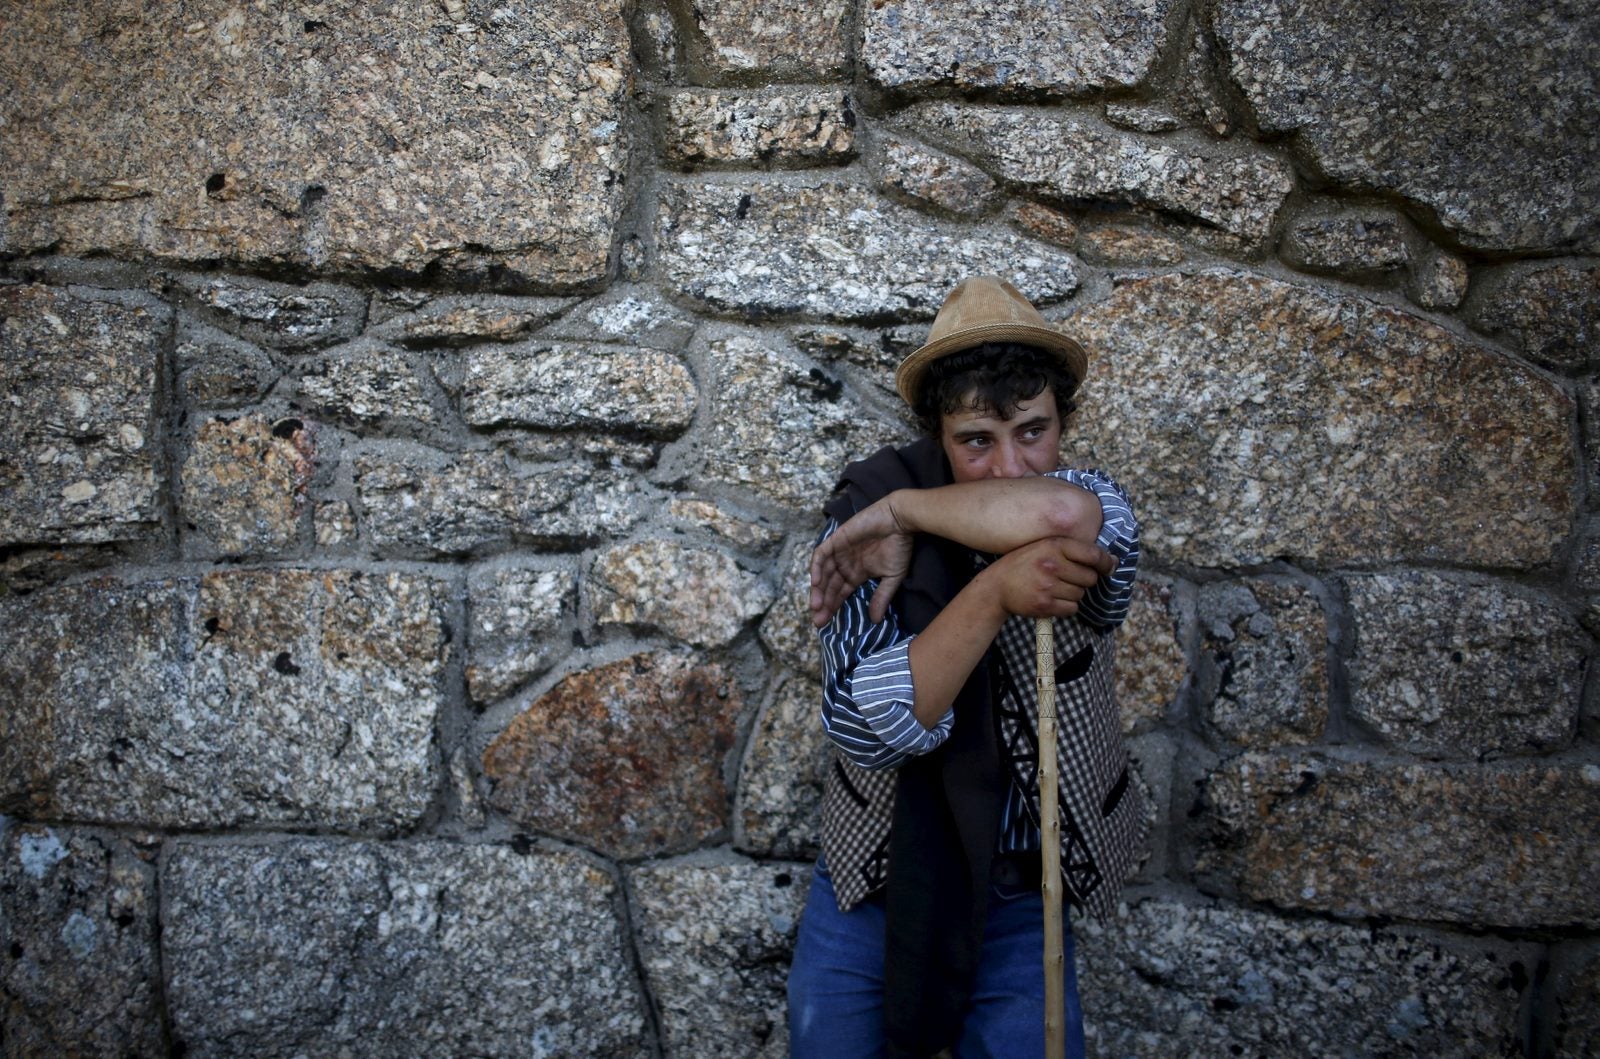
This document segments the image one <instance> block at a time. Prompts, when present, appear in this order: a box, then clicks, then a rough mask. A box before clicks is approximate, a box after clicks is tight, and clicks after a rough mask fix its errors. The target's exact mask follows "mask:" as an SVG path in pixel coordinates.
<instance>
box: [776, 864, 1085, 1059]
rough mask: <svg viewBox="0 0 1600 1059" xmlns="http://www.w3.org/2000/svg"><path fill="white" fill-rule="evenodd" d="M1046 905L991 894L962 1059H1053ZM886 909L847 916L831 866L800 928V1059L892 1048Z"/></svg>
mask: <svg viewBox="0 0 1600 1059" xmlns="http://www.w3.org/2000/svg"><path fill="white" fill-rule="evenodd" d="M1043 908H1044V904H1043V901H1042V899H1041V897H1040V895H1039V893H1038V891H1035V890H1027V891H1005V890H1002V889H1000V888H997V887H990V891H989V918H988V923H987V924H986V925H985V927H984V931H983V953H982V955H981V957H980V958H979V963H978V977H977V980H976V981H975V982H974V983H973V989H972V999H971V1000H970V1001H969V1002H968V1004H967V1010H966V1011H965V1013H964V1014H963V1015H962V1028H961V1039H960V1040H959V1041H958V1042H957V1043H956V1044H955V1046H954V1048H953V1049H952V1051H953V1052H954V1053H955V1056H956V1059H979V1057H989V1059H1011V1057H1013V1056H1015V1057H1019V1059H1037V1057H1039V1056H1042V1055H1044V912H1043ZM883 926H884V913H883V905H882V903H881V902H877V901H868V902H866V903H864V904H861V905H858V906H856V907H855V908H853V909H851V910H850V911H849V912H840V911H839V905H838V902H837V901H836V900H835V898H834V893H833V880H832V879H831V878H830V877H829V876H828V872H827V867H826V865H825V864H823V863H822V862H821V861H818V863H817V870H816V872H815V873H814V874H813V875H812V878H811V892H810V893H809V894H808V895H807V897H806V909H805V913H804V915H803V916H802V917H801V919H800V936H799V938H798V940H797V941H796V942H795V948H794V963H793V964H792V965H791V967H790V970H789V1055H790V1057H791V1059H876V1057H880V1056H882V1055H884V1054H885V1052H886V1047H885V1044H884V1039H883ZM1063 933H1064V934H1065V939H1064V940H1065V949H1066V979H1067V989H1066V993H1067V996H1066V1008H1067V1010H1066V1027H1067V1055H1068V1056H1069V1057H1071V1059H1082V1056H1083V1054H1084V1050H1083V1011H1082V1009H1081V1008H1080V1007H1079V1006H1078V975H1077V971H1076V970H1075V968H1074V967H1073V957H1072V932H1071V931H1070V930H1066V931H1064V932H1063Z"/></svg>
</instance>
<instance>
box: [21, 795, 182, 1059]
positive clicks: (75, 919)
mask: <svg viewBox="0 0 1600 1059" xmlns="http://www.w3.org/2000/svg"><path fill="white" fill-rule="evenodd" d="M154 859H155V849H154V848H153V847H152V846H150V845H142V844H140V843H139V842H138V841H137V840H135V839H130V838H128V837H119V836H112V835H103V834H99V833H96V832H93V831H85V830H80V829H75V828H74V829H65V828H47V827H40V826H35V825H20V826H13V827H7V826H6V825H5V821H4V819H3V818H0V953H3V955H0V1025H3V1026H4V1027H5V1028H4V1031H3V1032H0V1049H3V1050H4V1054H5V1055H7V1056H8V1057H9V1056H18V1057H21V1056H52V1055H83V1056H92V1055H164V1054H167V1048H166V1042H165V1040H164V1038H163V1034H162V1027H161V1014H162V1011H161V1007H162V1005H161V982H160V975H161V972H160V964H159V961H158V960H157V957H156V888H155V883H156V871H155V866H154V864H153V863H152V862H153V861H154Z"/></svg>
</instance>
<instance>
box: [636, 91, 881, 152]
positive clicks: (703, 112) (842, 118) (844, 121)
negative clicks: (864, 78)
mask: <svg viewBox="0 0 1600 1059" xmlns="http://www.w3.org/2000/svg"><path fill="white" fill-rule="evenodd" d="M855 125H856V115H855V111H854V110H852V109H851V106H850V99H849V97H848V96H846V95H845V94H844V92H843V91H841V90H839V89H837V88H782V89H773V90H766V91H760V92H737V91H726V90H724V91H715V90H706V89H684V90H682V91H679V92H674V93H672V94H671V95H669V96H667V98H666V106H665V108H664V114H663V116H662V130H661V140H662V148H663V151H664V152H665V155H666V158H667V161H668V162H670V163H673V164H675V165H688V166H695V165H734V166H739V165H744V166H748V165H755V164H771V165H776V166H805V165H828V164H841V163H843V162H845V161H847V160H848V159H849V158H850V157H851V156H852V155H853V154H854V153H855Z"/></svg>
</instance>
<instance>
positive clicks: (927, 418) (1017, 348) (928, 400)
mask: <svg viewBox="0 0 1600 1059" xmlns="http://www.w3.org/2000/svg"><path fill="white" fill-rule="evenodd" d="M1046 387H1048V388H1049V389H1050V391H1051V392H1052V393H1054V394H1055V395H1056V411H1057V412H1059V413H1060V415H1061V421H1062V422H1063V423H1064V422H1066V419H1067V416H1069V415H1071V414H1072V411H1073V409H1075V408H1077V407H1078V404H1077V402H1076V401H1074V400H1073V399H1072V394H1073V392H1074V391H1076V390H1077V388H1078V379H1077V378H1075V377H1074V376H1073V374H1072V372H1071V371H1069V370H1067V368H1066V366H1065V365H1063V364H1062V363H1061V358H1060V357H1057V356H1056V355H1055V354H1053V353H1051V352H1049V351H1048V350H1044V349H1040V348H1039V347H1038V346H1029V345H1024V344H1022V343H1020V342H984V343H983V344H981V345H977V346H973V347H972V348H970V349H963V350H960V351H959V352H956V353H952V354H950V355H949V356H948V357H940V358H939V359H938V360H936V361H934V362H933V363H932V364H930V365H928V370H927V374H925V375H924V376H923V377H922V384H921V386H920V387H919V389H918V393H917V401H916V404H914V405H912V411H913V412H915V413H916V416H917V419H918V421H919V422H920V423H921V424H922V429H923V430H924V431H926V432H927V434H928V436H929V437H935V438H936V437H938V436H939V431H940V428H941V426H942V421H943V417H944V416H945V414H946V413H949V412H958V411H960V410H962V409H964V408H985V409H993V411H994V413H995V414H996V415H997V416H999V417H1000V418H1002V419H1010V418H1011V417H1012V416H1013V415H1015V414H1016V411H1017V405H1019V404H1021V403H1022V402H1023V401H1031V400H1032V399H1033V398H1035V397H1037V396H1039V395H1040V394H1041V393H1043V392H1044V391H1045V389H1046Z"/></svg>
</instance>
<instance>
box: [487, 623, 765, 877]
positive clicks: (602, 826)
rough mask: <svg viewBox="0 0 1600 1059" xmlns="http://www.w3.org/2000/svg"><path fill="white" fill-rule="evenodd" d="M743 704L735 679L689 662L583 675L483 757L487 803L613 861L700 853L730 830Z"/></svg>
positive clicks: (654, 658)
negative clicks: (730, 776) (728, 765)
mask: <svg viewBox="0 0 1600 1059" xmlns="http://www.w3.org/2000/svg"><path fill="white" fill-rule="evenodd" d="M739 703H740V699H739V695H738V691H737V689H736V688H735V687H734V685H733V682H732V681H731V680H730V679H729V677H728V675H727V674H726V673H724V672H723V671H722V670H721V669H720V668H719V667H717V666H715V665H696V664H695V660H694V659H693V658H692V657H691V656H689V655H686V654H676V653H669V652H653V653H647V654H637V655H633V656H631V657H629V658H624V659H622V660H621V661H618V662H612V663H610V664H609V665H604V666H599V667H597V668H595V669H590V670H586V671H584V672H580V673H574V674H572V675H571V676H568V677H567V678H566V679H565V680H563V681H561V683H559V684H557V685H556V686H555V687H554V688H552V689H551V690H550V691H549V692H548V693H546V694H545V695H543V696H542V697H541V698H540V699H539V700H538V701H537V702H535V703H533V704H532V705H531V706H529V707H528V708H527V710H525V711H524V712H523V713H521V714H520V715H518V716H517V717H516V718H515V719H514V720H513V721H512V722H511V724H510V725H508V726H507V727H506V730H505V731H504V732H502V733H501V734H500V735H499V737H498V738H496V739H495V741H494V742H493V743H492V744H490V746H489V749H488V750H486V751H485V752H484V755H483V770H484V774H485V775H486V776H488V777H489V779H490V780H492V781H494V792H493V794H492V795H491V797H490V801H491V802H492V803H493V804H494V806H495V807H496V808H498V809H500V810H501V811H503V812H505V813H506V814H507V815H509V816H510V817H511V818H512V819H513V820H514V821H516V822H517V823H518V824H520V825H522V826H525V827H528V828H530V829H533V830H535V831H539V832H542V833H545V834H550V835H554V836H556V837H558V838H562V839H566V840H568V841H572V842H580V843H582V844H583V845H586V846H590V847H593V848H595V849H597V850H600V851H601V852H603V853H606V854H607V855H609V856H614V857H641V856H646V855H649V854H654V853H665V852H672V851H676V850H683V849H689V848H692V847H694V846H696V845H699V844H701V843H703V842H705V841H707V840H708V839H710V838H711V837H712V836H714V835H716V834H717V833H718V832H719V831H722V830H723V829H724V828H726V827H727V825H728V790H727V786H726V784H725V783H724V782H723V759H724V757H725V756H726V755H727V753H728V750H729V748H731V747H732V746H733V739H734V730H733V722H734V718H735V717H736V716H737V715H738V713H739Z"/></svg>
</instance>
